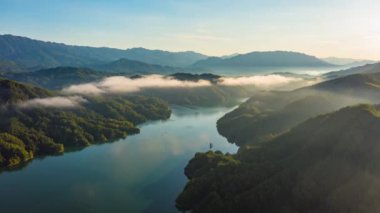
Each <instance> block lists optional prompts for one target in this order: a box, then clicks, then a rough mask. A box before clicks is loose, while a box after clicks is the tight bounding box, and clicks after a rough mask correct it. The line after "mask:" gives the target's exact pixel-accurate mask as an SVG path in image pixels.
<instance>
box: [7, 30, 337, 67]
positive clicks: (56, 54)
mask: <svg viewBox="0 0 380 213" xmlns="http://www.w3.org/2000/svg"><path fill="white" fill-rule="evenodd" d="M59 66H71V67H87V68H93V69H97V70H100V71H107V72H119V73H120V72H123V73H132V74H133V73H140V74H146V73H160V74H169V73H175V72H194V73H199V72H205V71H207V70H209V69H216V68H235V69H238V68H252V67H319V68H320V67H333V66H335V65H334V64H331V63H328V62H326V61H324V60H321V59H318V58H317V57H314V56H310V55H306V54H303V53H298V52H288V51H267V52H251V53H247V54H233V55H230V56H228V57H209V56H206V55H203V54H200V53H196V52H193V51H185V52H169V51H163V50H149V49H144V48H131V49H126V50H123V49H116V48H108V47H88V46H74V45H66V44H63V43H55V42H45V41H40V40H35V39H30V38H27V37H21V36H14V35H0V73H1V72H20V71H35V70H39V69H46V68H54V67H59Z"/></svg>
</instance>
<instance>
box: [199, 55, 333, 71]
mask: <svg viewBox="0 0 380 213" xmlns="http://www.w3.org/2000/svg"><path fill="white" fill-rule="evenodd" d="M193 66H194V67H203V68H205V67H207V68H222V67H227V68H228V67H237V68H243V67H324V66H334V65H333V64H329V63H327V62H325V61H322V60H321V59H318V58H317V57H314V56H310V55H306V54H303V53H297V52H287V51H269V52H251V53H247V54H239V55H235V56H231V57H228V58H219V57H210V58H207V59H203V60H200V61H198V62H196V63H194V64H193Z"/></svg>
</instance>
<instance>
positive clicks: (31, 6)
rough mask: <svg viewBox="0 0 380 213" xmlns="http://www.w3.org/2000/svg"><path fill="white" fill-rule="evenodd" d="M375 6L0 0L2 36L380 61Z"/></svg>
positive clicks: (344, 0)
mask: <svg viewBox="0 0 380 213" xmlns="http://www.w3.org/2000/svg"><path fill="white" fill-rule="evenodd" d="M379 11H380V1H378V0H360V1H359V0H330V1H328V0H314V1H308V0H304V1H301V0H298V1H296V0H186V1H185V0H102V1H100V0H0V33H1V34H15V35H22V36H27V37H31V38H36V39H41V40H48V41H57V42H64V43H68V44H77V45H89V46H110V47H117V48H131V47H146V48H150V49H165V50H171V51H183V50H194V51H198V52H202V53H205V54H209V55H226V54H232V53H244V52H250V51H256V50H292V51H300V52H305V53H308V54H312V55H316V56H319V57H327V56H339V57H352V58H369V59H377V60H378V59H380V21H379V20H380V13H379Z"/></svg>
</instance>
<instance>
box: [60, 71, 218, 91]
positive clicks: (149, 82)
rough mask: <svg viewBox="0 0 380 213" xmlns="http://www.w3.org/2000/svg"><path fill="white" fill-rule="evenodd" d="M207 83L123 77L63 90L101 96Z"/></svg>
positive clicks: (155, 77)
mask: <svg viewBox="0 0 380 213" xmlns="http://www.w3.org/2000/svg"><path fill="white" fill-rule="evenodd" d="M210 85H211V83H210V82H209V81H205V80H201V81H180V80H177V79H174V78H171V77H164V76H162V75H148V76H143V77H141V78H136V79H131V78H128V77H124V76H114V77H108V78H105V79H103V80H102V81H100V82H95V83H87V84H79V85H72V86H69V87H67V88H64V89H63V92H65V93H67V94H101V93H129V92H138V91H140V90H142V89H145V88H192V87H206V86H210Z"/></svg>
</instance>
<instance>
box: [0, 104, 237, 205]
mask: <svg viewBox="0 0 380 213" xmlns="http://www.w3.org/2000/svg"><path fill="white" fill-rule="evenodd" d="M230 110H232V108H185V107H173V113H172V116H171V118H170V119H169V120H167V121H157V122H149V123H146V124H143V125H141V126H140V127H141V133H140V134H138V135H133V136H129V137H128V138H126V139H122V140H119V141H116V142H113V143H107V144H101V145H94V146H90V147H87V148H85V149H82V150H80V151H72V152H67V153H65V154H64V155H60V156H48V157H44V158H38V159H35V160H33V161H32V162H31V163H29V164H28V165H27V166H25V167H23V168H21V169H18V170H15V171H5V172H3V173H1V174H0V212H4V213H13V212H38V213H40V212H55V213H59V212H64V213H66V212H81V213H85V212H110V213H113V212H128V213H129V212H165V213H167V212H168V213H170V212H177V210H176V209H175V206H174V201H175V198H176V196H177V195H178V194H179V193H180V192H181V191H182V189H183V187H184V186H185V184H186V181H187V180H186V177H185V176H184V174H183V169H184V167H185V166H186V164H187V162H188V161H189V160H190V159H191V158H192V157H193V156H194V154H195V153H196V152H203V151H207V150H209V144H210V142H212V143H213V150H221V151H223V152H230V153H234V152H236V151H237V147H236V146H235V145H232V144H230V143H228V142H227V141H226V139H225V138H223V137H222V136H220V135H219V134H218V132H217V130H216V121H217V119H218V118H220V117H221V116H223V115H224V114H225V113H227V112H228V111H230Z"/></svg>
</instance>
